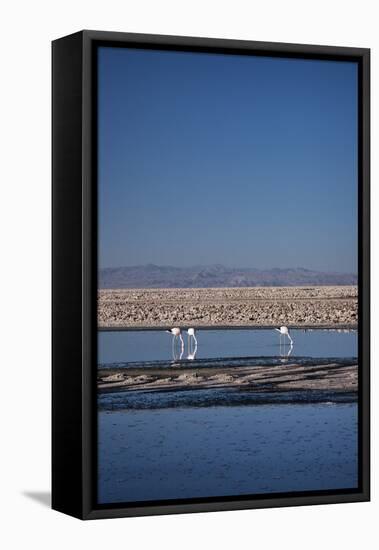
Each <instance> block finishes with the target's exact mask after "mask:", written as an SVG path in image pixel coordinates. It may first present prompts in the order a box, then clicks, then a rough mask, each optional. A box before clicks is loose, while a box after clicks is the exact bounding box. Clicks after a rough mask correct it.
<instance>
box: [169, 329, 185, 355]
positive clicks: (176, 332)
mask: <svg viewBox="0 0 379 550" xmlns="http://www.w3.org/2000/svg"><path fill="white" fill-rule="evenodd" d="M166 332H168V333H169V334H172V349H174V346H175V341H176V339H177V338H178V337H179V339H180V341H181V343H182V351H183V349H184V340H183V337H182V332H181V330H180V328H179V327H173V328H172V329H170V330H166Z"/></svg>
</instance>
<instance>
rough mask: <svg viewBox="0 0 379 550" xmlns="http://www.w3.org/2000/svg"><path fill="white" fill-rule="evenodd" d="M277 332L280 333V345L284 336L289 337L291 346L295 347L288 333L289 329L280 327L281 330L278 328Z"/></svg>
mask: <svg viewBox="0 0 379 550" xmlns="http://www.w3.org/2000/svg"><path fill="white" fill-rule="evenodd" d="M275 330H277V331H278V332H279V333H280V343H281V342H282V335H284V336H287V337H288V340H289V341H290V342H291V346H293V340H292V338H291V336H290V333H289V331H288V327H280V328H276V329H275Z"/></svg>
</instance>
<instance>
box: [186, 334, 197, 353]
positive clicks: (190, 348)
mask: <svg viewBox="0 0 379 550" xmlns="http://www.w3.org/2000/svg"><path fill="white" fill-rule="evenodd" d="M187 334H188V356H187V359H190V360H193V359H195V357H196V352H197V339H196V336H195V329H194V328H189V329H188V330H187ZM191 337H192V338H193V340H194V342H195V347H194V349H193V350H192V346H191Z"/></svg>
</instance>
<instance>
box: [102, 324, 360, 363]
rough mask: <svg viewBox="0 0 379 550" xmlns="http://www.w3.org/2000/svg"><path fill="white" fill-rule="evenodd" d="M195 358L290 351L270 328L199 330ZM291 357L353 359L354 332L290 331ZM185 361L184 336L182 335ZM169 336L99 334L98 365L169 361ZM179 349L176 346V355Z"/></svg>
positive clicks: (141, 332)
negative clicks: (292, 342)
mask: <svg viewBox="0 0 379 550" xmlns="http://www.w3.org/2000/svg"><path fill="white" fill-rule="evenodd" d="M196 336H197V340H198V346H197V353H196V359H203V358H204V359H205V358H220V357H222V358H227V357H253V356H255V357H272V356H285V355H286V354H288V352H289V351H290V346H289V345H288V341H287V340H286V338H285V337H284V336H283V337H282V345H280V339H279V333H278V332H276V331H275V330H271V329H260V330H239V329H233V330H198V331H197V333H196ZM291 336H292V338H293V341H294V345H293V348H292V350H291V357H292V358H293V357H324V358H325V357H356V356H357V332H356V331H341V332H337V331H336V330H308V331H306V332H304V331H303V330H293V331H291ZM183 339H184V342H185V352H184V354H183V359H185V358H186V355H187V350H188V342H187V334H186V333H185V332H183ZM171 342H172V337H171V335H170V334H167V333H166V332H164V331H157V330H151V331H144V330H139V331H133V330H122V331H100V332H99V333H98V346H99V350H98V353H99V359H98V363H99V364H102V365H105V364H110V363H129V362H134V361H156V360H170V359H172V344H171ZM179 351H180V346H179V345H177V346H176V355H177V356H178V355H179Z"/></svg>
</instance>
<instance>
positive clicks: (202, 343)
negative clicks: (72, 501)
mask: <svg viewBox="0 0 379 550" xmlns="http://www.w3.org/2000/svg"><path fill="white" fill-rule="evenodd" d="M291 335H292V338H293V340H294V346H293V348H292V350H290V347H289V346H288V345H285V346H284V345H282V346H280V345H279V334H278V333H277V332H275V331H274V330H234V329H233V330H199V331H198V332H197V338H198V348H197V355H196V360H195V361H192V362H191V363H192V365H193V366H194V367H196V368H197V367H199V368H200V367H201V366H202V365H204V364H205V362H206V361H207V360H210V362H211V363H213V364H214V368H216V369H217V367H218V366H219V365H222V364H224V365H225V364H228V365H229V364H230V365H232V364H234V363H235V362H236V363H238V364H240V363H241V362H242V363H243V362H244V361H245V362H247V363H248V364H254V363H257V364H265V361H266V362H267V364H272V363H273V362H274V363H275V361H276V362H278V361H281V362H283V361H285V360H287V359H286V358H287V354H288V352H289V351H290V352H291V354H290V358H288V360H291V361H292V360H293V359H296V361H299V362H303V363H304V364H306V362H307V360H309V358H312V360H314V359H317V360H318V359H320V362H322V361H324V362H325V361H327V360H328V359H329V358H335V360H337V361H338V358H341V359H342V358H346V357H349V358H352V357H356V356H357V333H356V332H355V331H350V332H349V331H346V332H337V331H327V330H313V331H307V332H303V331H301V330H293V331H291ZM98 340H99V365H101V366H102V367H107V366H112V365H114V364H115V363H116V364H118V365H121V366H123V367H125V368H128V367H129V366H134V367H135V366H136V363H138V367H139V368H141V369H144V368H146V369H148V368H149V366H157V365H158V363H159V364H163V365H166V366H167V364H170V362H171V361H172V346H171V336H170V335H169V334H167V333H165V332H163V331H110V332H103V331H101V332H99V339H98ZM184 340H185V344H186V350H187V335H186V334H184ZM283 341H284V339H283ZM236 357H238V358H240V359H238V360H237V359H236ZM262 358H263V359H262ZM307 358H308V359H307ZM184 359H185V356H184ZM176 364H180V361H179V362H176ZM185 364H186V366H189V365H188V362H186V363H185ZM208 366H209V365H208ZM98 409H99V424H98V453H99V455H98V457H99V472H98V474H99V475H98V499H99V503H103V504H106V503H117V502H143V501H149V500H165V499H168V500H169V499H180V498H201V497H209V496H215V497H217V496H240V495H247V494H265V493H281V492H287V491H291V492H297V491H313V490H316V491H317V490H325V489H332V490H336V489H353V488H356V487H357V483H358V461H357V445H358V439H357V403H356V395H355V394H347V393H345V394H339V395H338V394H335V393H334V394H333V393H330V392H327V391H320V392H315V391H313V392H307V391H303V392H287V393H280V394H272V395H270V394H268V393H266V394H265V395H262V394H259V395H258V394H254V392H251V391H250V392H243V391H235V390H231V389H227V388H226V389H225V388H224V389H222V390H214V389H212V390H193V391H171V392H160V391H157V392H138V391H136V392H117V391H115V392H110V393H104V394H102V393H100V394H99V396H98Z"/></svg>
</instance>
